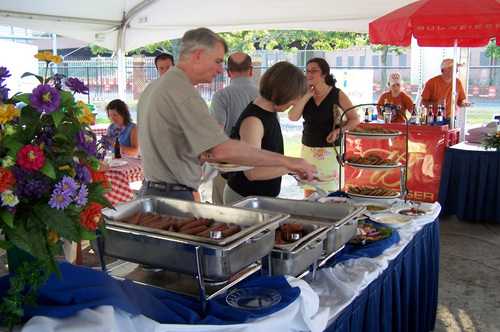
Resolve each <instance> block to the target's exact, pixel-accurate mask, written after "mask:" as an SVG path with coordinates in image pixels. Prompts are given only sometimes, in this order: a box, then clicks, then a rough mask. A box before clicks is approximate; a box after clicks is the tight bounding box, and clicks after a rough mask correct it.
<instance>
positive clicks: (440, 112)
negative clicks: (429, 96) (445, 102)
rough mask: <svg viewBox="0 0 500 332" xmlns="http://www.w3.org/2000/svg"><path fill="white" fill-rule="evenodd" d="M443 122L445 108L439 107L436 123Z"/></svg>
mask: <svg viewBox="0 0 500 332" xmlns="http://www.w3.org/2000/svg"><path fill="white" fill-rule="evenodd" d="M439 121H443V106H442V105H438V112H437V116H436V122H439Z"/></svg>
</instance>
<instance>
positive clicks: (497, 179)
mask: <svg viewBox="0 0 500 332" xmlns="http://www.w3.org/2000/svg"><path fill="white" fill-rule="evenodd" d="M439 203H440V204H441V205H442V207H443V214H456V215H457V217H459V218H468V219H474V220H496V221H497V222H500V151H496V150H485V149H484V147H482V146H481V145H480V144H476V143H469V142H462V143H459V144H457V145H454V146H452V147H448V148H446V154H445V158H444V165H443V172H442V175H441V183H440V186H439Z"/></svg>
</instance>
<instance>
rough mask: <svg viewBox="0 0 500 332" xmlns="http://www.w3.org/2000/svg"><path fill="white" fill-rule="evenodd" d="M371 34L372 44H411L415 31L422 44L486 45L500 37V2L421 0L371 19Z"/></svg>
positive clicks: (499, 42) (419, 43) (481, 0)
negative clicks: (492, 39) (494, 38)
mask: <svg viewBox="0 0 500 332" xmlns="http://www.w3.org/2000/svg"><path fill="white" fill-rule="evenodd" d="M369 34H370V42H371V43H373V44H388V45H397V46H410V44H411V37H412V35H413V36H414V37H415V39H417V41H418V45H420V46H438V47H450V46H455V45H456V46H459V47H478V46H485V45H487V44H488V42H489V41H490V39H491V38H493V37H500V2H498V1H496V0H421V1H417V2H414V3H411V4H409V5H407V6H404V7H402V8H399V9H397V10H395V11H393V12H390V13H389V14H387V15H385V16H382V17H381V18H379V19H376V20H375V21H373V22H371V23H370V25H369ZM497 45H499V46H500V38H497Z"/></svg>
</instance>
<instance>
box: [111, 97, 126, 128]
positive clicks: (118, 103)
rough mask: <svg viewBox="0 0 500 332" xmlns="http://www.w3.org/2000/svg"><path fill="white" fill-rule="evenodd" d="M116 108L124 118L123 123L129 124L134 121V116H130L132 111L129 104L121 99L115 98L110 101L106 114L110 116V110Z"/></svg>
mask: <svg viewBox="0 0 500 332" xmlns="http://www.w3.org/2000/svg"><path fill="white" fill-rule="evenodd" d="M110 110H116V111H117V112H118V114H120V115H121V116H122V118H123V125H124V126H127V125H128V124H129V123H130V122H132V118H131V116H130V111H129V110H128V105H127V104H126V103H125V102H124V101H123V100H121V99H115V100H112V101H110V102H109V104H108V105H106V114H107V115H108V117H109V111H110Z"/></svg>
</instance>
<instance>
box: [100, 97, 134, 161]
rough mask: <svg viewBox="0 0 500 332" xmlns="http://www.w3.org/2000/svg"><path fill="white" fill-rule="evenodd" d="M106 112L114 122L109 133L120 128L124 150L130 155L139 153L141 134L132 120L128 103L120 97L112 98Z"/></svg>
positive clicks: (112, 143)
mask: <svg viewBox="0 0 500 332" xmlns="http://www.w3.org/2000/svg"><path fill="white" fill-rule="evenodd" d="M106 114H107V115H108V118H109V119H110V120H111V122H112V124H111V125H110V126H109V128H108V132H107V134H108V135H110V134H112V133H114V132H115V131H117V130H118V131H119V132H120V134H119V135H118V138H119V140H120V144H121V145H122V152H123V153H125V154H128V155H138V154H139V136H138V134H137V125H136V124H135V123H134V122H132V119H131V117H130V111H129V110H128V106H127V104H126V103H125V102H124V101H122V100H120V99H115V100H112V101H111V102H109V104H108V105H107V106H106ZM110 136H113V135H110ZM110 144H111V146H115V142H110Z"/></svg>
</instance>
